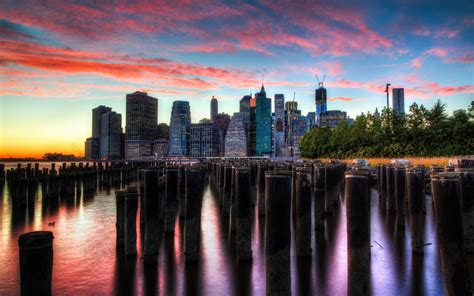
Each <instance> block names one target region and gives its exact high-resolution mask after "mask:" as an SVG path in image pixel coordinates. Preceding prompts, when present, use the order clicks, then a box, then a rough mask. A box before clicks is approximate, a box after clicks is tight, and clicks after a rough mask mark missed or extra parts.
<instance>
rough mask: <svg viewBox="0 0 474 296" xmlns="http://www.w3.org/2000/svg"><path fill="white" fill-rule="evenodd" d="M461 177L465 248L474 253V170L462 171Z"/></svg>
mask: <svg viewBox="0 0 474 296" xmlns="http://www.w3.org/2000/svg"><path fill="white" fill-rule="evenodd" d="M460 177H461V201H462V220H463V231H464V250H465V251H466V252H467V253H474V197H473V195H474V171H469V172H468V171H466V172H460ZM473 276H474V275H473ZM471 285H474V283H471ZM471 288H472V289H474V287H471Z"/></svg>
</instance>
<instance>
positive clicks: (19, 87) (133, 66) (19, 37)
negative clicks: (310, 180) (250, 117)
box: [0, 0, 474, 157]
mask: <svg viewBox="0 0 474 296" xmlns="http://www.w3.org/2000/svg"><path fill="white" fill-rule="evenodd" d="M108 2H109V1H90V2H88V1H56V0H53V1H16V0H15V1H8V0H3V1H1V2H0V115H1V118H0V157H26V156H31V157H41V156H42V155H43V154H44V153H47V152H61V153H73V154H75V155H83V154H84V140H85V139H86V138H87V137H90V136H91V133H92V131H91V130H92V127H91V125H92V112H91V109H92V108H95V107H97V106H99V105H106V106H109V107H112V108H113V110H114V111H116V112H118V113H121V114H122V115H123V116H122V120H123V126H124V128H125V95H126V94H127V93H131V92H134V91H136V90H142V91H147V92H148V94H149V95H151V96H154V97H156V98H158V122H166V123H169V120H170V113H171V106H172V102H173V101H175V100H188V101H189V102H190V105H191V117H192V121H193V122H198V121H199V119H201V118H204V117H206V118H209V111H210V100H211V97H212V96H213V95H214V96H216V97H217V98H218V101H219V112H225V113H228V114H231V115H232V114H233V113H234V112H238V104H239V103H238V102H239V100H240V99H241V98H242V96H244V95H247V94H251V93H255V92H257V91H259V89H260V86H261V84H262V81H263V83H264V85H265V89H266V91H267V96H269V97H271V98H273V96H274V94H276V93H283V94H284V95H285V98H286V100H292V99H293V96H294V97H295V99H296V100H297V101H298V106H299V109H301V110H302V112H303V113H304V114H306V113H307V112H310V111H314V109H315V103H314V90H315V88H316V87H317V80H316V77H315V74H318V75H319V76H320V78H321V77H322V76H324V74H326V79H325V82H324V86H325V87H326V88H327V91H328V110H344V111H346V112H347V113H348V115H349V116H351V117H355V116H357V115H358V114H360V113H361V112H368V111H370V112H374V110H375V108H376V107H377V108H378V109H379V110H381V109H382V108H383V107H384V106H385V104H386V97H385V93H384V89H385V84H386V83H387V82H389V83H391V84H392V86H393V87H404V88H405V108H406V109H407V111H408V106H409V105H411V104H412V103H413V102H417V103H418V104H423V105H425V106H427V107H429V106H431V105H432V104H433V103H434V102H436V100H438V99H441V100H442V101H443V102H444V103H446V104H447V108H448V112H449V113H452V111H454V110H457V109H460V108H463V109H466V108H467V106H468V105H469V104H470V102H471V101H473V100H474V79H473V78H474V71H473V70H474V69H473V62H474V38H473V37H474V36H473V32H474V2H473V1H461V0H458V1H444V2H443V1H409V0H398V1H291V0H289V1H286V0H283V1H281V0H272V1H270V0H261V1H255V2H254V1H252V2H247V1H229V2H221V1H214V0H201V1H187V0H174V1H158V2H155V3H150V2H146V3H141V2H127V3H125V2H124V3H114V4H111V3H108Z"/></svg>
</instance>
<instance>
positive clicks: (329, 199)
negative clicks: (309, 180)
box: [325, 164, 339, 215]
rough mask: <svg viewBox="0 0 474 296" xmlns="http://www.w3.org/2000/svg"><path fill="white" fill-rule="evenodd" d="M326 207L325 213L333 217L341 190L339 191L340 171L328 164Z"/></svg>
mask: <svg viewBox="0 0 474 296" xmlns="http://www.w3.org/2000/svg"><path fill="white" fill-rule="evenodd" d="M325 173H326V177H325V180H326V206H325V212H326V215H332V214H333V212H334V208H335V207H336V205H337V204H338V201H339V196H338V193H339V189H338V186H339V184H338V170H337V167H336V166H335V165H333V164H328V165H327V166H326V170H325Z"/></svg>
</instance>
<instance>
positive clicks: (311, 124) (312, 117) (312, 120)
mask: <svg viewBox="0 0 474 296" xmlns="http://www.w3.org/2000/svg"><path fill="white" fill-rule="evenodd" d="M306 122H307V124H308V130H310V129H312V128H315V127H316V112H308V114H307V115H306Z"/></svg>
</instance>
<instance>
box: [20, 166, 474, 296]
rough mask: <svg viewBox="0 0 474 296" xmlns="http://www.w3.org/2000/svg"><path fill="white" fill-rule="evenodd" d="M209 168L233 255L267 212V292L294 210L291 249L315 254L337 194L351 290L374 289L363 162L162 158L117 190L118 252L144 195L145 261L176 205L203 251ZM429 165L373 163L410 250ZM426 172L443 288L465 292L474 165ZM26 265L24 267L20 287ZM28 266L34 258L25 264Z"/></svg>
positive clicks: (286, 276)
mask: <svg viewBox="0 0 474 296" xmlns="http://www.w3.org/2000/svg"><path fill="white" fill-rule="evenodd" d="M208 172H209V174H210V180H211V184H212V186H213V187H214V188H215V190H216V191H217V198H218V201H219V206H220V210H221V214H222V216H224V217H229V219H225V220H223V221H228V223H229V229H230V230H231V231H235V234H236V248H235V249H236V252H237V259H238V260H250V259H251V258H252V248H251V246H252V241H251V227H252V213H253V211H254V209H255V207H256V213H257V215H258V216H259V218H261V219H265V230H264V231H265V242H264V243H265V260H266V293H267V295H289V294H291V274H290V248H291V217H292V215H293V217H294V221H295V228H294V231H295V232H296V253H297V255H298V256H311V255H312V251H311V233H312V231H313V229H312V222H311V221H312V220H313V221H314V222H313V223H314V231H323V230H324V227H325V220H326V219H328V217H330V216H331V215H332V214H333V213H334V211H335V209H336V207H338V206H340V204H341V203H340V199H341V198H342V199H343V200H344V201H345V206H346V215H347V219H346V223H347V225H346V226H347V256H348V292H349V294H350V295H368V294H370V260H371V259H370V248H371V236H370V232H371V231H370V217H371V215H370V211H371V210H370V208H371V206H370V205H371V190H370V187H371V184H372V183H373V179H374V176H373V175H372V174H371V172H370V171H369V170H367V169H364V168H357V167H355V168H351V170H350V171H347V167H346V165H345V164H343V163H339V162H333V163H329V164H322V163H320V162H311V163H309V162H305V163H296V162H290V163H288V162H285V163H283V162H272V161H242V160H239V161H229V160H227V161H223V162H216V161H213V162H208V163H204V164H201V165H195V166H172V165H169V164H162V165H161V166H157V167H155V168H152V169H148V170H144V171H143V172H142V173H141V174H140V176H141V178H140V179H142V180H143V186H140V185H139V183H138V184H137V185H138V186H130V187H128V188H127V189H125V190H121V191H117V192H116V205H117V223H116V231H117V241H116V244H117V247H118V248H122V247H123V249H124V255H125V256H135V255H136V254H137V249H136V248H137V247H136V235H137V234H136V233H137V232H136V219H137V212H138V208H139V205H140V211H141V213H140V217H142V219H143V221H140V225H143V228H144V233H145V235H144V258H145V262H149V261H155V260H156V258H157V256H158V246H159V238H160V237H161V233H162V232H165V233H172V232H173V231H174V223H175V218H174V217H175V216H176V211H179V214H180V217H182V218H183V220H184V245H183V248H184V254H185V260H186V261H195V260H199V245H200V224H201V221H200V220H201V218H200V217H201V207H202V193H203V187H204V186H203V185H204V183H205V181H206V180H207V173H208ZM426 173H427V172H426V170H425V169H422V168H418V167H415V168H406V167H395V166H379V167H378V168H377V188H378V190H379V204H380V206H381V208H382V210H387V211H388V212H389V213H391V212H393V213H394V214H395V215H396V216H397V223H396V224H397V227H405V225H404V223H405V216H408V217H407V218H408V222H409V224H410V229H411V235H412V250H413V252H414V254H422V253H423V247H424V246H425V243H424V241H423V232H424V219H425V218H424V215H425V193H424V188H425V177H426ZM430 177H431V188H432V192H433V208H434V216H435V220H436V225H437V234H438V246H439V251H440V254H441V265H442V269H443V275H444V280H445V286H446V292H447V294H449V295H464V294H466V293H468V291H470V284H469V280H470V278H469V274H468V272H467V269H466V261H465V254H466V252H472V249H470V247H472V245H471V244H470V243H471V242H472V222H473V220H474V219H473V218H472V217H473V212H472V208H473V192H474V189H473V179H472V172H469V171H463V172H455V173H452V172H449V173H440V172H432V174H430ZM160 184H161V185H160ZM160 188H161V189H160ZM341 192H344V194H341ZM311 205H312V206H313V209H312V211H311ZM178 208H179V210H178ZM311 212H312V213H313V215H312V216H311ZM204 231H206V230H204ZM27 235H28V234H26V236H27ZM36 235H37V234H36ZM45 237H48V239H45ZM25 239H26V238H25V237H23V238H22V237H20V241H19V243H20V253H22V252H27V253H28V252H29V253H30V254H32V250H30V249H29V248H28V247H25V248H22V244H25V245H27V243H25V242H23V243H22V240H25ZM32 239H34V236H33V238H32ZM39 241H40V242H42V243H44V244H45V245H46V244H49V245H48V246H49V247H50V248H51V262H52V244H51V243H52V234H51V233H50V232H45V233H44V234H42V237H41V239H39ZM49 247H48V248H49ZM35 250H37V249H35ZM22 256H23V257H25V256H26V255H21V256H20V261H21V260H22V259H21V257H22ZM47 258H49V257H47ZM48 262H49V261H48ZM43 265H44V262H43ZM48 266H50V265H48ZM51 266H52V264H51ZM22 267H23V265H22ZM26 269H28V268H26V267H25V268H22V287H23V274H24V273H25V274H26V271H25V270H26ZM32 269H33V268H32V267H30V271H31V270H32ZM28 274H30V273H28ZM25 277H26V275H25ZM49 281H50V279H49ZM38 284H39V283H38ZM49 288H50V282H49Z"/></svg>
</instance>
